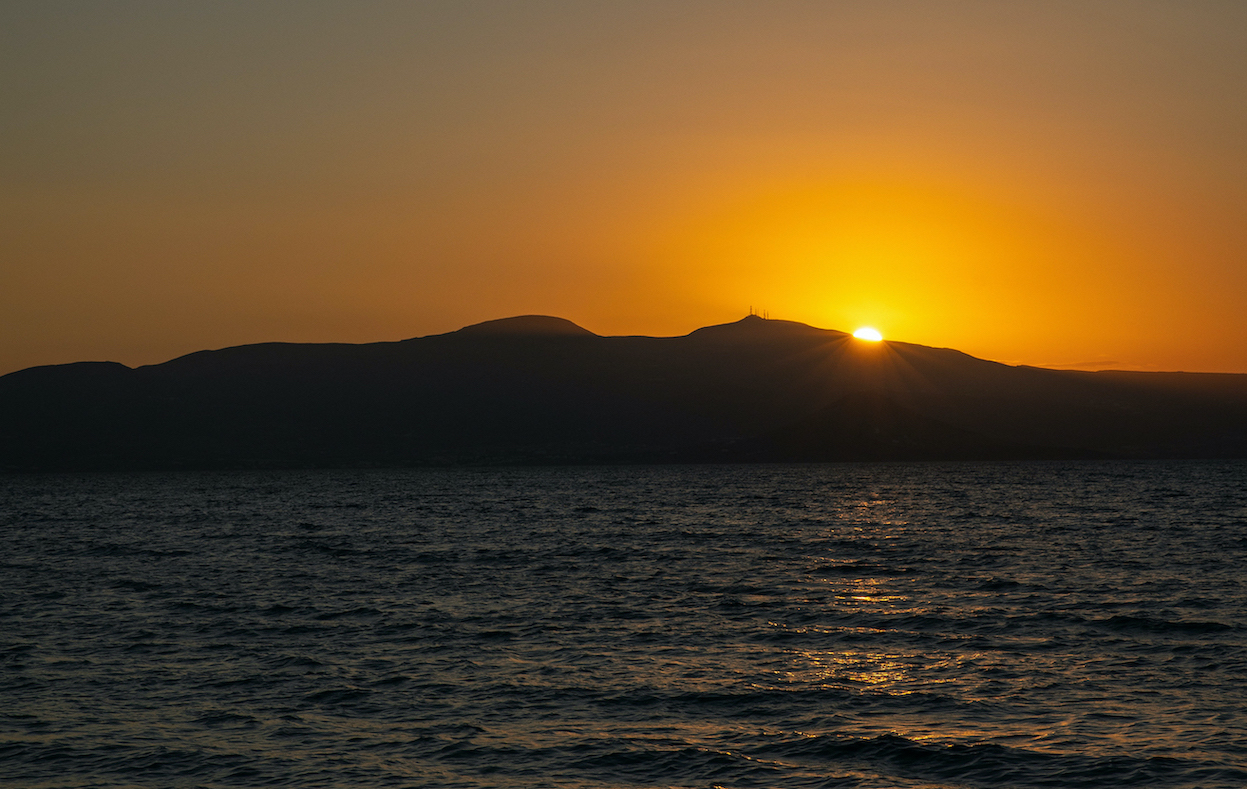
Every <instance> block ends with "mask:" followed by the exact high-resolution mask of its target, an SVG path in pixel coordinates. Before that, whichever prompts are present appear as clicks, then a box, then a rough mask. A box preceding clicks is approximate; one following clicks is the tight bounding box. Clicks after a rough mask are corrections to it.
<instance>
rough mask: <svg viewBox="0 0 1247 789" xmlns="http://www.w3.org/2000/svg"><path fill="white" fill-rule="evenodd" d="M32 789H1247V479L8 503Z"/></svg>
mask: <svg viewBox="0 0 1247 789" xmlns="http://www.w3.org/2000/svg"><path fill="white" fill-rule="evenodd" d="M0 530H2V531H0V537H2V543H0V785H3V786H6V787H7V786H14V787H18V786H20V787H29V788H31V789H34V788H36V787H258V786H299V787H365V786H367V787H426V786H427V787H606V786H611V787H872V788H876V787H906V788H911V787H912V788H914V789H917V788H918V787H922V788H924V789H927V788H931V789H933V788H934V787H1128V786H1139V787H1205V788H1211V787H1242V786H1245V785H1247V586H1245V583H1244V582H1245V581H1247V464H1245V463H1241V462H1235V463H1198V462H1185V463H1072V464H1058V463H1018V464H973V463H966V464H881V465H855V464H834V465H822V466H819V465H809V466H725V467H715V466H703V467H609V468H540V469H531V468H529V469H515V468H512V469H462V470H401V471H372V470H368V471H309V472H255V473H250V472H247V473H242V472H240V473H193V474H192V473H187V474H134V475H125V474H100V475H74V476H19V477H7V478H0Z"/></svg>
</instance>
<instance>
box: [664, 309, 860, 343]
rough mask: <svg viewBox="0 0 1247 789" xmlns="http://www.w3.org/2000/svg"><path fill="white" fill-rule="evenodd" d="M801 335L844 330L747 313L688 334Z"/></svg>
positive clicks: (833, 333) (740, 336)
mask: <svg viewBox="0 0 1247 789" xmlns="http://www.w3.org/2000/svg"><path fill="white" fill-rule="evenodd" d="M801 335H810V336H814V335H818V336H829V335H830V336H841V335H844V332H839V331H834V330H832V329H819V328H816V327H814V326H810V325H809V324H806V323H798V322H797V321H782V320H775V319H772V318H763V317H762V316H760V315H746V316H745V317H743V318H741V319H740V320H738V321H733V322H732V323H720V324H716V325H714V326H703V327H702V328H700V329H697V330H696V331H693V332H692V333H690V334H689V335H688V336H689V337H701V338H722V339H750V338H759V339H763V338H778V337H795V336H801Z"/></svg>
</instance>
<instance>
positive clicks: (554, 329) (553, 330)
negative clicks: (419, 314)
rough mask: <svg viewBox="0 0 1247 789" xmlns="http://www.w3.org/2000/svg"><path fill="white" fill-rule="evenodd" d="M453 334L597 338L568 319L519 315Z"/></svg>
mask: <svg viewBox="0 0 1247 789" xmlns="http://www.w3.org/2000/svg"><path fill="white" fill-rule="evenodd" d="M451 333H452V334H468V335H475V336H499V337H596V336H597V335H596V334H594V333H593V332H591V331H589V330H588V329H586V328H584V327H582V326H577V325H576V324H574V323H572V322H571V321H569V320H567V319H566V318H555V317H552V316H550V315H517V316H515V317H513V318H499V319H497V320H492V321H485V322H484V323H474V324H472V325H471V326H465V327H463V328H462V329H460V330H458V331H456V332H451Z"/></svg>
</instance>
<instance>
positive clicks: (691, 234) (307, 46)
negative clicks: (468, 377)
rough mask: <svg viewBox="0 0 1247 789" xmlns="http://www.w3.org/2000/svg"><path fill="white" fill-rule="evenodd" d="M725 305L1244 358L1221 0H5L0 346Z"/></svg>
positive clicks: (1078, 355)
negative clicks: (1031, 0)
mask: <svg viewBox="0 0 1247 789" xmlns="http://www.w3.org/2000/svg"><path fill="white" fill-rule="evenodd" d="M750 306H753V307H754V308H756V309H759V310H763V309H765V310H767V311H768V312H769V314H770V316H771V317H773V318H786V319H791V320H798V321H803V322H806V323H810V324H813V325H815V326H820V327H824V328H835V329H842V330H849V331H851V330H853V329H855V328H857V327H859V326H862V325H873V326H876V327H878V328H879V329H880V330H882V331H883V332H884V334H885V335H886V336H887V337H889V338H891V339H898V340H906V341H910V342H917V343H921V344H924V345H935V346H945V347H954V348H958V349H960V350H963V351H966V352H968V353H971V354H974V355H976V356H980V357H983V358H988V359H995V360H1000V361H1006V362H1010V363H1026V364H1037V365H1046V366H1086V367H1089V368H1109V367H1119V368H1129V369H1142V370H1200V371H1224V372H1247V3H1243V2H1241V0H1224V1H1223V2H1212V1H1210V2H1200V1H1198V0H1171V1H1167V2H1158V1H1151V0H1129V1H1128V2H1126V1H1123V2H1108V1H1106V2H1095V1H1094V0H1079V1H1078V2H1059V1H1058V0H1045V1H1044V2H1038V3H1018V2H1011V1H1005V0H1002V1H1001V2H976V1H973V0H943V1H942V2H888V0H860V1H859V2H831V0H824V1H823V2H784V1H783V0H767V2H732V0H713V2H679V1H672V0H665V1H664V2H645V1H644V0H630V1H629V2H610V1H607V0H597V1H595V2H584V1H583V0H576V1H574V2H536V1H532V2H511V1H510V0H507V1H506V2H471V1H470V0H453V1H452V2H440V1H432V2H430V1H425V2H416V1H415V0H412V1H411V2H369V1H368V0H352V1H351V2H328V1H327V0H268V1H263V2H257V1H256V0H237V1H233V0H212V1H211V2H208V1H206V0H205V1H203V2H189V1H186V2H183V1H179V0H143V1H139V0H113V1H110V0H88V1H83V2H59V1H58V0H37V1H34V2H31V1H28V0H6V2H4V3H3V4H0V372H8V371H11V370H15V369H19V368H23V367H27V366H32V365H37V364H52V363H60V362H69V361H77V360H86V359H108V360H114V361H120V362H124V363H126V364H130V365H136V364H146V363H153V362H159V361H163V360H166V359H169V358H172V357H174V356H177V355H180V354H183V353H187V352H190V351H194V350H198V349H201V348H219V347H223V346H228V345H238V344H243V343H252V342H263V341H270V340H282V341H297V342H323V341H342V342H368V341H375V340H396V339H403V338H407V337H413V336H420V335H426V334H434V333H441V332H445V331H451V330H453V329H457V328H459V327H461V326H464V325H466V324H469V323H474V322H479V321H482V320H487V319H491V318H499V317H504V316H508V315H518V314H527V313H544V314H551V315H559V316H562V317H565V318H569V319H571V320H574V321H576V322H577V323H579V324H581V325H582V326H584V327H586V328H588V329H590V330H592V331H595V332H597V333H599V334H655V335H672V334H684V333H687V332H689V331H691V330H692V329H695V328H697V327H699V326H703V325H706V324H711V323H721V322H726V321H731V320H735V319H738V318H740V317H742V316H743V315H744V314H745V313H746V312H747V310H748V309H749V307H750Z"/></svg>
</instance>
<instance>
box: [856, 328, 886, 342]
mask: <svg viewBox="0 0 1247 789" xmlns="http://www.w3.org/2000/svg"><path fill="white" fill-rule="evenodd" d="M853 336H854V337H856V338H857V339H859V340H869V341H870V342H879V341H880V340H882V339H883V335H882V334H880V333H879V330H878V329H872V328H870V327H869V326H863V327H862V328H860V329H858V330H857V331H855V332H853Z"/></svg>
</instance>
